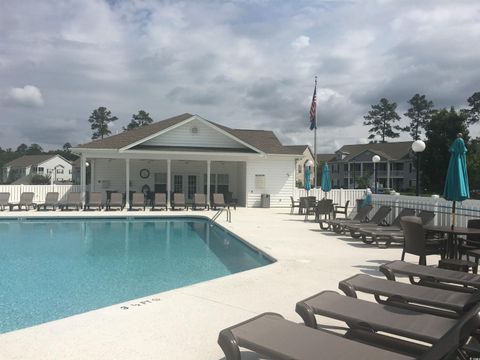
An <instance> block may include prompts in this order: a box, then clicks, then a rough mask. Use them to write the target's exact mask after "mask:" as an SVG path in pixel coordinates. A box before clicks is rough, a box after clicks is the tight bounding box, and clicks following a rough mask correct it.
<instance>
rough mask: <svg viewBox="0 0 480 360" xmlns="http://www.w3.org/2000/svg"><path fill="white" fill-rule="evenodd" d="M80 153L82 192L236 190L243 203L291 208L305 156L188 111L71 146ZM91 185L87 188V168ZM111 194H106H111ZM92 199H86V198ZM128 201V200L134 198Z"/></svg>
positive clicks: (266, 136)
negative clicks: (265, 199)
mask: <svg viewBox="0 0 480 360" xmlns="http://www.w3.org/2000/svg"><path fill="white" fill-rule="evenodd" d="M72 151H73V152H74V153H77V154H78V155H80V158H81V165H80V174H81V176H80V179H81V181H80V183H81V185H82V189H84V191H83V193H84V195H85V190H87V191H101V192H104V193H105V194H106V193H107V192H113V191H118V192H124V193H126V194H129V193H130V192H133V191H135V192H150V193H152V192H164V193H167V197H168V198H170V197H171V194H172V193H173V192H183V193H184V194H185V198H186V199H192V198H193V194H194V193H204V194H207V199H210V194H212V193H215V192H218V193H224V194H229V195H230V196H231V197H232V198H234V199H237V201H238V205H239V206H246V207H257V206H260V199H261V194H270V204H271V206H272V207H276V206H287V205H289V204H290V196H291V195H293V191H294V186H295V160H296V159H297V158H298V157H299V155H298V154H296V153H295V151H293V150H292V149H290V148H289V147H288V146H284V145H282V144H281V143H280V141H279V140H278V138H277V137H276V136H275V134H274V133H273V132H272V131H266V130H244V129H232V128H229V127H226V126H222V125H220V124H217V123H214V122H211V121H209V120H206V119H204V118H202V117H200V116H198V115H191V114H182V115H179V116H175V117H172V118H169V119H166V120H163V121H159V122H155V123H153V124H151V125H147V126H144V127H141V128H138V129H134V130H130V131H126V132H123V133H120V134H117V135H113V136H110V137H107V138H104V139H101V140H95V141H92V142H89V143H87V144H82V145H79V146H78V147H75V148H72ZM87 166H89V167H90V177H91V179H90V186H89V188H87V187H86V173H87V172H86V168H87ZM105 196H106V195H105ZM84 197H85V196H84ZM127 202H128V197H127Z"/></svg>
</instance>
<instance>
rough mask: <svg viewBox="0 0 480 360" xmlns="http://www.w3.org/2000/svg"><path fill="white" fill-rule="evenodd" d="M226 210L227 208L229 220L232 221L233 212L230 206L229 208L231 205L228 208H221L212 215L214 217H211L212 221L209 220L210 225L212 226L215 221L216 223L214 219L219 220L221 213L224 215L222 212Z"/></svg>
mask: <svg viewBox="0 0 480 360" xmlns="http://www.w3.org/2000/svg"><path fill="white" fill-rule="evenodd" d="M224 210H226V212H227V222H229V223H231V222H232V212H231V211H230V208H229V207H226V208H221V209H219V210H218V211H217V212H216V213H215V215H213V216H212V218H211V219H210V221H209V224H210V226H212V225H213V223H214V221H215V220H217V219H218V218H219V217H220V215H222V212H223V211H224Z"/></svg>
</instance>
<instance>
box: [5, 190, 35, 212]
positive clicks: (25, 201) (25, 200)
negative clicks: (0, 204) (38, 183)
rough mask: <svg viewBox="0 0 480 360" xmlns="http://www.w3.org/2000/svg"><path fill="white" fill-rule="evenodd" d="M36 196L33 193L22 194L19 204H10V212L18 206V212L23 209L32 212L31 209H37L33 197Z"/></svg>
mask: <svg viewBox="0 0 480 360" xmlns="http://www.w3.org/2000/svg"><path fill="white" fill-rule="evenodd" d="M34 196H35V194H34V193H33V192H24V193H21V194H20V200H19V201H18V203H13V204H12V203H9V204H8V205H9V207H10V210H13V208H14V207H15V206H18V210H22V207H25V210H30V207H32V208H35V207H36V204H35V203H34V202H33V197H34Z"/></svg>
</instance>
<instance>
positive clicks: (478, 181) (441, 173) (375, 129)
mask: <svg viewBox="0 0 480 360" xmlns="http://www.w3.org/2000/svg"><path fill="white" fill-rule="evenodd" d="M408 104H409V105H410V107H409V108H408V110H407V112H405V113H404V114H403V115H404V117H405V119H406V120H407V122H408V124H406V125H404V126H401V125H400V122H401V120H402V117H401V116H400V115H399V114H398V113H397V103H395V102H391V101H389V100H388V99H386V98H382V99H380V101H379V103H378V104H375V105H371V109H370V111H369V112H368V113H367V114H366V115H365V116H364V122H363V124H364V125H365V126H369V129H368V132H369V136H368V138H369V139H370V141H371V142H377V141H379V142H387V139H395V138H398V137H400V134H401V133H402V132H407V133H408V134H409V135H410V137H411V138H412V140H419V139H422V140H424V141H425V144H426V148H425V151H424V152H423V153H422V154H421V155H420V163H421V165H420V166H421V167H420V169H421V184H422V188H423V191H424V192H425V191H426V192H433V193H437V194H441V193H442V192H443V186H444V179H445V175H446V172H447V168H448V160H449V157H450V153H449V152H448V148H449V146H450V144H451V143H452V142H453V141H454V140H455V138H456V136H457V134H458V133H461V134H462V137H463V139H464V141H465V144H466V145H467V149H468V153H467V165H468V173H469V180H470V188H471V189H480V139H479V138H474V139H471V138H470V132H469V126H470V125H474V124H477V123H478V122H479V121H480V92H475V93H474V94H473V95H472V96H470V97H469V98H468V99H467V104H468V107H467V108H463V109H458V110H456V109H455V108H454V107H453V106H452V107H451V108H450V109H446V108H442V109H435V108H434V104H433V102H432V101H430V100H428V99H427V97H426V95H420V94H415V95H414V96H413V97H412V98H411V99H410V100H408Z"/></svg>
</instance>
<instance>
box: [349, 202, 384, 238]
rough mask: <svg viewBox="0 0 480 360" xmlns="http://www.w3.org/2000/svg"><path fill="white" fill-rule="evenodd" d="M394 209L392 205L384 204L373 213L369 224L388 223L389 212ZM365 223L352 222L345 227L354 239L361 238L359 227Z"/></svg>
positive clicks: (379, 224)
mask: <svg viewBox="0 0 480 360" xmlns="http://www.w3.org/2000/svg"><path fill="white" fill-rule="evenodd" d="M391 211H392V208H391V207H390V206H385V205H382V206H380V207H379V208H378V210H377V212H376V213H375V214H373V216H372V218H371V219H370V221H369V222H368V224H371V226H381V225H386V224H387V222H386V220H385V219H386V218H387V216H388V214H390V212H391ZM362 225H364V226H365V223H363V222H358V223H355V222H350V223H347V224H345V229H346V231H347V230H348V231H349V232H350V236H351V237H352V238H354V239H358V238H360V233H359V232H358V228H359V227H360V226H362Z"/></svg>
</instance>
